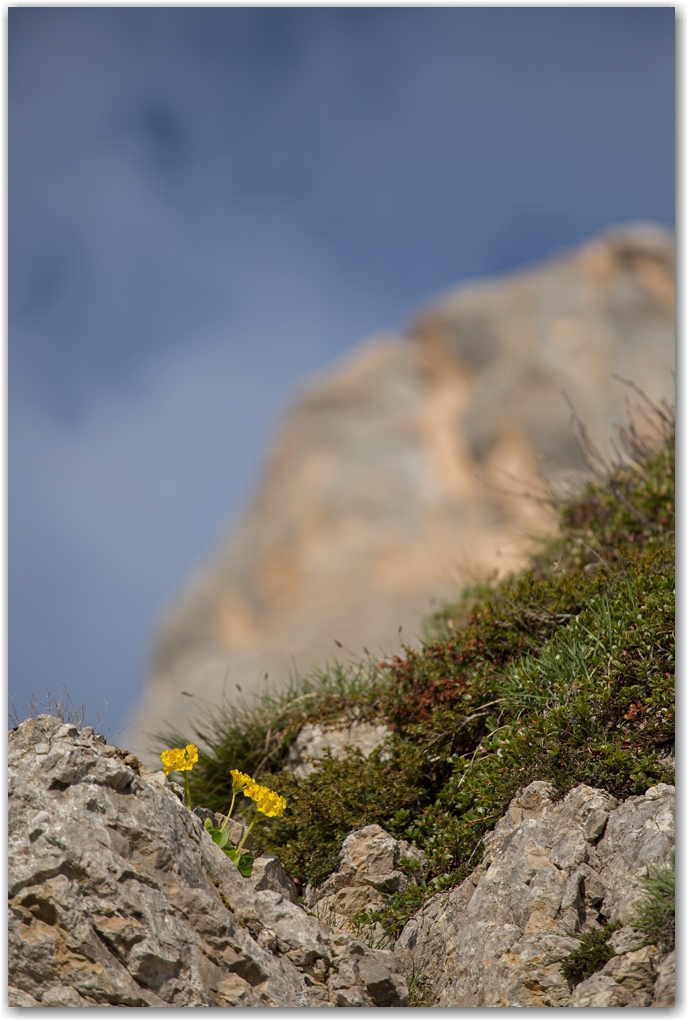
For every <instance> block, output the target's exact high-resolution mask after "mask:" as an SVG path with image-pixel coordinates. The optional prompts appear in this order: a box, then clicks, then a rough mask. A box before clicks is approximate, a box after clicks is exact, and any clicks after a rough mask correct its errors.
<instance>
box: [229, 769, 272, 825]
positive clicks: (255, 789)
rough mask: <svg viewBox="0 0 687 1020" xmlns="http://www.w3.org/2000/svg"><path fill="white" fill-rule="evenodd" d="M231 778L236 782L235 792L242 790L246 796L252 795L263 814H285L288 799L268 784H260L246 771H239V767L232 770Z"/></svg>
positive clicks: (270, 815)
mask: <svg viewBox="0 0 687 1020" xmlns="http://www.w3.org/2000/svg"><path fill="white" fill-rule="evenodd" d="M231 778H232V780H233V784H234V794H237V793H238V792H239V791H241V793H242V794H243V795H244V797H250V799H251V800H252V801H255V806H256V808H257V809H258V811H260V813H261V814H263V815H267V816H268V817H269V818H275V817H276V816H277V815H283V814H284V811H285V809H286V801H285V800H284V798H283V797H280V796H279V794H278V793H275V792H274V791H273V790H270V789H268V787H266V786H260V784H259V783H256V782H255V780H254V779H251V777H250V776H247V775H246V773H245V772H239V770H238V769H232V770H231Z"/></svg>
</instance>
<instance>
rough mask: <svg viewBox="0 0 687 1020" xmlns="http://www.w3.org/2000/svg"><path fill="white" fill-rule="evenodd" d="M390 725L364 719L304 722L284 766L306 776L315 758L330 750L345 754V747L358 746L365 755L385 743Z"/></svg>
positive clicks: (295, 773) (336, 755)
mask: <svg viewBox="0 0 687 1020" xmlns="http://www.w3.org/2000/svg"><path fill="white" fill-rule="evenodd" d="M390 732H391V731H390V729H389V727H388V726H385V725H384V724H383V723H373V722H368V721H367V720H364V719H360V720H357V719H353V720H350V721H349V720H343V721H341V722H339V723H334V724H327V723H306V725H305V726H304V727H303V728H302V729H301V731H300V733H299V734H298V736H297V737H296V739H295V740H294V742H293V743H292V744H291V747H290V748H289V756H288V760H287V764H286V768H287V769H288V770H289V771H290V772H293V773H294V775H297V776H300V777H304V776H309V775H310V773H311V772H313V771H314V770H315V767H316V765H315V762H316V760H317V759H318V758H322V757H323V755H324V754H325V752H329V753H330V754H331V756H332V758H344V757H346V753H347V752H346V748H348V747H354V748H357V750H359V751H360V752H361V753H362V754H363V755H364V756H365V758H368V757H369V756H370V755H371V754H372V752H373V751H374V750H376V748H378V747H379V746H380V745H381V744H383V743H384V741H385V740H386V738H387V737H388V736H389V734H390Z"/></svg>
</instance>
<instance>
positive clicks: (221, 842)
mask: <svg viewBox="0 0 687 1020" xmlns="http://www.w3.org/2000/svg"><path fill="white" fill-rule="evenodd" d="M203 825H204V826H205V828H206V829H207V830H208V832H209V833H210V836H211V838H212V842H213V843H216V844H217V846H218V847H220V848H222V849H223V848H224V847H225V846H226V843H227V840H228V839H229V833H228V832H227V830H226V829H225V830H224V832H222V830H221V829H215V828H213V826H212V822H211V821H210V819H209V818H206V819H205V821H204V822H203Z"/></svg>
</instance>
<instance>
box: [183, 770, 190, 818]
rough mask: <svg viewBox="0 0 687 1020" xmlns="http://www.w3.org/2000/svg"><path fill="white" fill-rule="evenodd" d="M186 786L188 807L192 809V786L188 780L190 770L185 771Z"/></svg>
mask: <svg viewBox="0 0 687 1020" xmlns="http://www.w3.org/2000/svg"><path fill="white" fill-rule="evenodd" d="M184 786H185V787H186V807H187V808H188V809H189V811H190V810H191V787H190V785H189V781H188V772H184Z"/></svg>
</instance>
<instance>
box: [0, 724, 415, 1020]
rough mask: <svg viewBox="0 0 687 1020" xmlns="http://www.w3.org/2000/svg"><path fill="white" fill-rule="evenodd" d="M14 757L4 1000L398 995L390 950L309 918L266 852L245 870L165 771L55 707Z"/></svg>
mask: <svg viewBox="0 0 687 1020" xmlns="http://www.w3.org/2000/svg"><path fill="white" fill-rule="evenodd" d="M9 759H10V760H9V779H10V807H9V823H8V828H9V841H10V847H9V861H10V868H9V881H8V893H9V906H10V914H9V916H10V921H9V931H10V934H9V975H10V996H9V1002H10V1005H16V1006H24V1007H34V1006H41V1007H45V1006H61V1007H73V1006H77V1007H92V1006H135V1007H140V1006H161V1007H162V1006H175V1007H178V1006H208V1007H211V1006H216V1007H230V1006H238V1007H245V1006H273V1007H294V1008H298V1007H301V1006H348V1005H358V1006H403V1005H406V1004H407V988H406V984H405V980H404V978H403V976H402V974H401V972H400V971H401V963H400V961H399V960H398V959H397V958H395V957H393V956H392V955H391V954H390V953H387V954H383V953H379V952H373V951H372V950H371V949H369V948H368V947H367V946H364V945H363V944H362V943H361V942H360V941H359V940H357V939H355V938H353V937H352V936H351V935H349V934H346V933H342V932H339V933H333V932H332V931H331V930H330V929H329V928H327V926H326V925H324V924H322V923H321V922H320V921H319V920H318V919H317V918H316V917H313V916H311V915H309V914H307V913H306V912H305V910H304V909H303V908H302V907H301V906H299V905H298V903H297V902H295V901H294V895H293V888H292V884H291V883H290V880H288V879H287V877H286V876H285V875H284V873H283V870H282V869H281V865H280V864H279V862H278V861H277V859H276V858H274V857H269V858H266V859H262V858H260V859H258V861H256V865H255V872H254V875H253V876H252V877H251V879H245V878H243V877H242V876H241V875H240V874H239V871H238V869H237V868H236V866H235V865H234V864H233V863H232V862H231V861H230V860H229V859H228V858H227V857H226V856H225V855H224V854H223V853H222V851H221V850H220V849H219V848H218V847H216V846H215V844H214V843H213V842H212V840H211V839H210V836H209V834H208V833H207V831H206V830H205V828H204V827H203V824H202V821H201V819H200V818H199V817H198V816H197V815H196V814H194V813H192V812H190V811H188V810H187V809H186V808H185V807H184V806H183V804H182V803H181V802H180V801H179V799H178V797H177V796H176V795H175V793H174V791H173V790H172V789H171V787H170V784H168V783H167V781H166V779H165V777H164V773H162V774H160V773H150V772H148V771H147V770H144V769H139V770H135V769H134V768H133V767H132V765H131V764H127V759H126V755H125V754H124V753H122V752H120V751H119V750H118V748H115V747H109V746H107V745H106V744H105V741H104V739H103V738H102V737H100V736H98V735H96V734H93V733H92V732H86V731H85V730H84V731H81V732H79V731H78V730H77V729H76V727H74V726H69V725H63V724H62V723H61V722H60V720H59V719H55V718H52V717H50V716H40V717H39V718H38V719H36V720H32V719H29V720H27V721H26V722H24V723H22V724H21V725H20V726H19V727H18V728H17V729H16V730H15V731H13V732H11V733H10V737H9ZM139 773H140V774H139ZM161 775H162V778H161Z"/></svg>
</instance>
